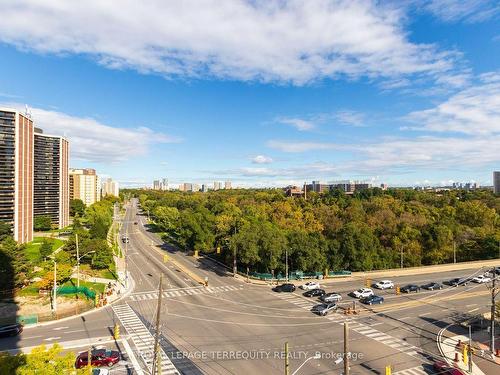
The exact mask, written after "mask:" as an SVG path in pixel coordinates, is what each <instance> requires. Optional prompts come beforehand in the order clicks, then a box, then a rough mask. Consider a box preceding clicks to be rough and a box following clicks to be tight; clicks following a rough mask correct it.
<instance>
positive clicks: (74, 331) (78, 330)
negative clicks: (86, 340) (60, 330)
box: [64, 329, 85, 333]
mask: <svg viewBox="0 0 500 375" xmlns="http://www.w3.org/2000/svg"><path fill="white" fill-rule="evenodd" d="M83 331H85V330H84V329H75V330H73V331H64V333H76V332H83Z"/></svg>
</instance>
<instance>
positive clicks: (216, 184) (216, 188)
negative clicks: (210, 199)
mask: <svg viewBox="0 0 500 375" xmlns="http://www.w3.org/2000/svg"><path fill="white" fill-rule="evenodd" d="M221 186H222V183H221V182H219V181H214V190H220V189H221Z"/></svg>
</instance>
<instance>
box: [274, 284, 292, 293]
mask: <svg viewBox="0 0 500 375" xmlns="http://www.w3.org/2000/svg"><path fill="white" fill-rule="evenodd" d="M273 290H274V291H275V292H278V293H281V292H286V293H291V292H295V285H293V284H281V285H278V286H277V287H275V288H274V289H273Z"/></svg>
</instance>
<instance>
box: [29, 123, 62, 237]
mask: <svg viewBox="0 0 500 375" xmlns="http://www.w3.org/2000/svg"><path fill="white" fill-rule="evenodd" d="M33 202H34V204H33V206H34V217H40V216H48V217H50V219H51V222H52V224H55V225H57V227H58V228H59V229H61V228H64V227H67V226H68V225H69V142H68V140H67V139H66V138H64V137H61V136H53V135H47V134H43V131H42V130H41V129H38V128H35V133H34V194H33Z"/></svg>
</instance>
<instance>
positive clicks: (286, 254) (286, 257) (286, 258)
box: [285, 249, 288, 282]
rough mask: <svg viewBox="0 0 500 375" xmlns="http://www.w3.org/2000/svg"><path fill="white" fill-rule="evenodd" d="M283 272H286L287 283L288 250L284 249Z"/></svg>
mask: <svg viewBox="0 0 500 375" xmlns="http://www.w3.org/2000/svg"><path fill="white" fill-rule="evenodd" d="M285 272H286V282H288V249H285Z"/></svg>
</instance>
